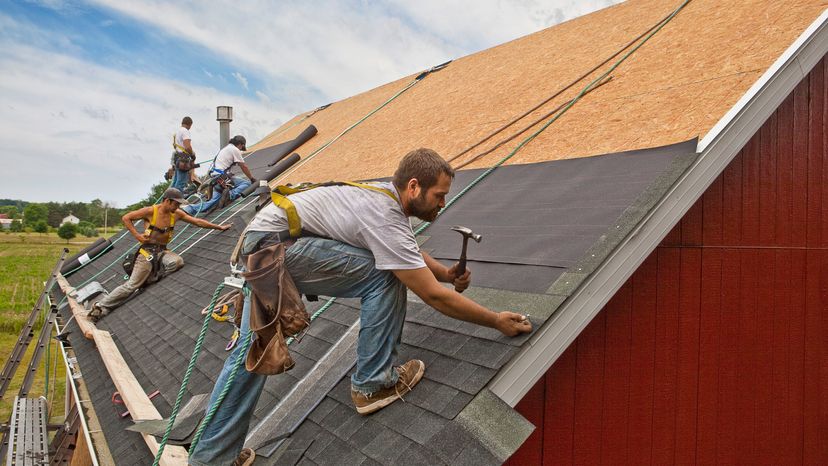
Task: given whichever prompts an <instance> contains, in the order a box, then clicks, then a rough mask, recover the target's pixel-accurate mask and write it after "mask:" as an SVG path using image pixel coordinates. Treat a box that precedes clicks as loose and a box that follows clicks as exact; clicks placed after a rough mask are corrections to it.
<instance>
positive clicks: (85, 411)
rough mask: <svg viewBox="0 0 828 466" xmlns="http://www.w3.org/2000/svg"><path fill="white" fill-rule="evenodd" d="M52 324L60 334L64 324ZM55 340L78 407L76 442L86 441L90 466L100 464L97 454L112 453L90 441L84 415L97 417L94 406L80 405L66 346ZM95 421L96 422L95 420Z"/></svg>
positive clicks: (109, 455) (106, 454) (108, 455)
mask: <svg viewBox="0 0 828 466" xmlns="http://www.w3.org/2000/svg"><path fill="white" fill-rule="evenodd" d="M47 296H48V295H47ZM54 325H55V331H56V332H57V334H58V335H60V334H61V332H62V331H63V329H64V328H65V326H64V327H61V326H60V324H58V322H55V324H54ZM57 340H58V348H60V354H61V355H62V356H63V366H64V370H65V371H66V375H67V376H68V377H66V385H67V386H68V388H66V389H67V390H69V391H70V392H71V396H72V397H73V398H74V403H75V404H76V405H77V407H78V408H77V409H78V419H79V420H80V431H81V433H82V435H79V436H78V437H79V438H78V439H77V441H78V443H80V442H81V441H83V442H85V443H86V448H87V450H88V451H89V459H90V460H91V461H92V466H98V465H99V464H100V463H99V462H98V455H100V456H104V457H107V458H109V459H111V458H112V455H111V454H110V452H109V448H108V445H107V448H106V451H105V452H104V453H103V454H102V453H101V452H99V451H98V448H96V445H95V443H93V442H92V436H91V435H90V429H89V423H88V421H87V420H86V417H87V416H90V417H93V416H94V417H97V414H96V413H95V407H94V406H92V404H91V403H90V404H88V405H87V406H84V407H82V406H81V397H80V390H79V389H78V385H77V382H76V381H75V377H74V374H75V371H74V368H73V366H72V365H70V364H69V358H70V356H69V354H67V352H66V346H65V345H64V342H63V340H60V339H57ZM75 364H79V363H78V362H77V359H76V360H75ZM68 395H69V394H65V395H64V397H66V396H68ZM65 411H66V413H67V414H68V412H69V409H68V405H67V409H66V410H65ZM95 422H96V423H97V420H96V421H95ZM81 436H82V437H83V440H81V439H80V437H81ZM103 442H104V444H106V438H105V437H104V440H103Z"/></svg>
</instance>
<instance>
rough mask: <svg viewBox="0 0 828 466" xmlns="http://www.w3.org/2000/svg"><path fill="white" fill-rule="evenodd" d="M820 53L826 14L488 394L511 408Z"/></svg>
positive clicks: (716, 130) (824, 46) (827, 45)
mask: <svg viewBox="0 0 828 466" xmlns="http://www.w3.org/2000/svg"><path fill="white" fill-rule="evenodd" d="M826 52H828V10H826V11H824V12H823V13H822V15H820V17H819V18H817V20H816V21H814V23H812V24H811V26H810V27H808V29H806V30H805V32H804V33H803V34H802V35H801V36H800V37H799V38H798V39H797V40H796V41H795V42H794V43H793V44H792V45H791V46H790V47H789V48H788V49H787V50H786V51H785V53H783V54H782V55H781V56H780V57H779V59H777V60H776V62H774V64H773V66H771V67H770V68H769V69H768V70H767V71H766V72H765V73H764V74H763V75H762V77H761V78H760V79H759V80H758V81H757V82H756V84H754V85H753V86H752V87H751V88H750V90H749V91H748V92H747V93H746V94H745V96H743V97H742V99H740V100H739V102H737V103H736V105H735V106H734V107H733V108H732V109H731V110H730V111H729V112H728V113H727V114H726V115H725V116H724V117H723V118H722V120H721V121H719V122H718V123H717V124H716V125H715V126H714V127H713V129H711V130H710V132H709V133H708V134H707V135H706V136H705V137H704V138H703V139H702V140H701V141H700V142H699V146H698V147H699V149H698V152H700V154H699V157H698V159H697V160H696V162H695V163H694V164H693V165H692V166H691V167H690V168H689V169H688V170H687V171H686V172H685V173H684V175H682V177H681V178H680V179H679V180H678V181H677V182H676V183H675V185H674V186H673V187H672V188H671V189H670V191H669V192H668V193H667V194H666V195H665V197H664V198H662V199H661V201H659V203H658V204H657V205H656V206H655V207H654V208H653V209H652V210H651V211H650V212H649V213H648V214H647V216H646V217H645V218H644V219H643V220H642V221H641V222H640V223H639V224H638V226H637V227H636V228H635V229H634V230H633V231H632V232H630V234H629V235H628V236H627V237H626V238H625V239H624V241H622V242H621V244H619V245H618V247H616V248H615V250H614V251H613V252H612V253H611V254H610V255H609V256H608V257H607V258H606V259H605V260H604V262H603V263H602V264H601V265H600V266H599V267H598V268H597V269H596V270H595V272H593V273H592V275H590V276H589V277H588V278H587V279H586V280H585V281H584V283H583V284H581V286H580V287H579V288H578V289H577V290H576V291H575V292H574V293H573V294H572V295H571V296H570V297H569V298H567V300H566V301H564V303H563V304H562V305H561V307H560V308H559V309H558V310H557V311H556V312H555V314H554V315H553V316H552V317H551V318H550V319H549V320H548V321H547V322H546V323H545V324H544V325H543V326H542V327H541V328H540V329H538V330H537V332H536V333H535V335H534V336H532V338H531V339H530V340H529V341H528V342H527V343H526V344H525V345H524V346H523V348H522V349H521V351H520V352H519V353H518V354H517V355H516V356H515V357H513V358H512V360H511V361H510V362H509V363H507V364H506V365H505V366H504V367H503V368H502V369H501V370H500V372H498V374H497V375H496V376H495V378H494V379H493V380H492V381H491V382H490V383H489V386H488V388H489V389H490V390H491V391H492V392H493V393H495V394H496V395H497V396H499V397H500V398H501V399H502V400H503V401H505V402H506V403H508V404H509V405H510V406H513V407H514V406H515V405H516V404H517V403H518V401H520V400H521V398H523V396H524V395H525V394H526V392H528V391H529V389H531V388H532V386H533V385H534V384H535V383H536V382H537V381H538V380H539V379H540V378H541V377H542V376H543V375H544V374H545V373H546V372H547V371H548V370H549V368H550V367H552V364H554V362H555V361H556V360H557V359H558V357H560V355H561V354H563V352H564V351H565V350H566V349H567V348H568V347H569V345H570V344H572V342H573V341H575V339H576V338H577V337H578V335H579V334H580V333H581V331H583V329H584V328H586V326H587V325H588V324H589V323H590V321H592V319H593V318H594V317H595V316H596V315H597V314H598V312H600V310H601V309H603V308H604V306H605V305H606V304H607V302H609V300H610V298H612V296H614V295H615V293H616V292H617V291H618V289H619V288H621V286H622V285H623V284H624V283H625V282H626V281H627V280H628V279H629V278H630V277H631V276H632V274H633V273H634V272H635V271H636V270H637V269H638V267H639V266H640V265H641V263H642V262H643V261H644V259H646V258H647V257H648V256H649V255H650V254H651V253H652V251H653V250H654V249H655V248H656V246H658V244H659V243H660V242H661V240H662V239H664V237H665V236H666V235H667V234H668V233H669V232H670V230H672V228H673V227H674V226H675V225H676V224H677V223H678V222H679V220H681V218H682V217H684V215H685V213H687V211H688V210H689V209H690V207H692V206H693V204H694V203H695V202H696V201H697V200H698V199H699V198H700V197H701V195H702V194H703V193H704V192H705V191H706V190H707V188H708V187H709V186H710V184H711V183H712V182H713V181H714V180H715V179H716V177H718V176H719V174H720V173H721V172H722V171H723V170H724V169H725V167H727V165H728V164H729V163H730V162H731V160H733V158H734V157H735V156H736V154H738V153H739V151H740V150H741V149H742V147H744V145H745V144H746V143H747V142H748V141H749V140H750V138H751V137H752V136H753V135H754V134H755V133H756V132H757V131H758V130H759V128H761V126H762V124H764V122H765V120H767V118H768V117H769V116H770V115H771V114H772V113H773V112H774V111H775V110H776V108H777V107H778V106H779V105H780V104H781V103H782V101H783V100H784V99H785V98H786V97H787V96H788V94H790V92H791V91H792V90H793V89H794V88H795V87H796V85H797V84H799V82H800V81H801V80H802V79H803V78H804V77H805V76H806V75H807V74H808V72H809V71H810V70H811V68H813V66H814V65H815V64H816V63H817V62H819V60H821V59H822V57H824V56H825V54H826Z"/></svg>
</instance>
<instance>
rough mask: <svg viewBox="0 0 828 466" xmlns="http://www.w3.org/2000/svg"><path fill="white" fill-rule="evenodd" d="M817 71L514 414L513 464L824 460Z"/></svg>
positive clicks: (824, 317) (822, 109) (827, 79)
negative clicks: (518, 420) (520, 435)
mask: <svg viewBox="0 0 828 466" xmlns="http://www.w3.org/2000/svg"><path fill="white" fill-rule="evenodd" d="M827 127H828V65H826V60H825V58H823V60H822V61H821V62H820V63H819V64H818V65H817V66H816V68H815V69H814V70H813V71H812V72H811V73H810V75H809V76H808V77H807V78H806V79H805V80H804V81H803V82H801V83H800V84H799V85H798V86H797V88H796V89H795V90H794V91H793V92H792V93H791V95H790V96H788V98H787V99H786V100H785V102H784V103H783V104H782V105H781V106H780V107H779V108H778V109H777V110H776V112H775V113H774V114H773V115H772V116H771V117H770V118H769V119H768V121H767V122H766V123H765V124H764V126H763V127H762V128H761V130H760V131H759V132H758V133H757V134H756V135H754V137H753V138H752V139H751V141H750V142H749V143H748V144H747V145H746V146H745V148H744V149H743V150H742V151H741V152H740V153H739V154H738V155H737V157H736V158H735V159H734V160H733V162H732V163H731V164H730V165H729V166H728V167H727V169H726V170H725V171H724V173H723V174H722V175H720V176H719V178H718V179H717V180H716V181H715V182H714V183H713V185H711V187H710V188H709V189H708V190H707V192H705V194H704V195H703V196H702V198H701V199H700V200H699V201H698V202H697V203H696V205H695V206H693V208H692V209H691V210H690V211H689V212H688V213H687V215H686V216H685V217H684V218H683V219H682V220H681V222H680V224H679V225H677V226H676V228H675V229H674V230H673V231H672V232H671V233H670V234H669V235H668V237H667V238H666V239H665V240H664V241H663V242H662V243H661V245H660V246H659V247H658V248H657V249H656V250H655V251H654V252H653V253H652V254H651V255H650V257H649V258H648V259H647V260H646V261H645V262H644V264H643V265H642V266H641V268H640V269H639V270H638V271H636V273H635V274H634V275H633V276H632V277H631V278H630V279H629V280H628V281H627V283H626V284H625V285H624V286H623V287H622V288H621V289H620V290H619V292H618V293H617V294H616V296H615V297H614V298H613V299H612V300H611V301H610V302H609V303H608V304H607V306H606V307H605V308H604V309H603V310H602V311H601V312H600V314H598V316H597V317H596V318H595V319H594V320H593V321H592V322H591V323H590V325H589V326H588V327H587V328H586V329H585V330H584V332H583V333H582V334H581V335H580V336H579V337H578V339H577V340H576V341H575V343H574V344H573V345H571V346H570V347H569V349H568V350H567V351H566V352H565V353H564V354H563V355H562V356H561V357H560V359H559V360H558V361H557V362H556V363H555V364H554V366H553V367H552V368H551V369H550V370H549V372H547V374H546V375H545V376H544V377H543V378H542V379H541V380H540V381H539V382H538V383H537V385H535V387H534V388H533V389H532V390H531V391H530V392H529V393H528V394H527V395H526V397H525V398H524V399H523V400H522V401H521V402H520V403H519V404H518V406H517V409H518V411H520V412H521V413H522V414H523V415H524V416H525V417H526V418H528V419H529V420H530V421H532V422H533V423H534V424H535V425H536V426H537V429H536V431H535V432H534V433H533V434H532V436H531V437H530V438H529V440H527V441H526V443H525V444H524V445H523V447H522V448H521V449H520V450H518V452H517V453H515V455H514V456H513V457H512V458H511V460H510V464H556V465H557V464H590V465H591V464H636V465H639V464H713V463H719V464H734V463H738V464H751V465H752V464H774V465H783V464H822V465H825V464H828V128H827Z"/></svg>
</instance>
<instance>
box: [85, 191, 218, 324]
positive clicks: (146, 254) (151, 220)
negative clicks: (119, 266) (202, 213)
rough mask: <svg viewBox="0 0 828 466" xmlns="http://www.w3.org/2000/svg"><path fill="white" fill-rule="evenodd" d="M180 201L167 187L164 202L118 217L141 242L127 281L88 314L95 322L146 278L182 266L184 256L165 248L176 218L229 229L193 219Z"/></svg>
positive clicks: (203, 226) (175, 192)
mask: <svg viewBox="0 0 828 466" xmlns="http://www.w3.org/2000/svg"><path fill="white" fill-rule="evenodd" d="M182 204H186V201H185V200H184V196H183V195H182V194H181V191H179V190H178V189H176V188H169V189H167V191H165V192H164V196H163V201H161V203H160V204H156V205H153V206H150V207H144V208H142V209H138V210H133V211H132V212H129V213H127V214H126V215H124V216H123V217H122V218H121V220H122V221H123V222H124V226H125V227H126V229H127V230H129V232H130V233H131V234H132V236H134V237H135V239H136V240H138V242H139V243H141V248H140V249H139V250H138V253H137V254H136V255H135V260H134V262H133V265H132V273H131V274H130V275H129V280H128V281H127V282H126V283H124V284H123V285H121V286H119V287H117V288H115V289H114V290H112V293H109V294H108V295H106V297H104V298H103V299H101V300H100V301H98V302H97V303H95V304H94V305H93V306H92V310H91V311H89V317H90V318H91V319H92V320H93V321H95V322H97V321H98V320H100V318H101V317H103V316H105V315H107V314H108V313H109V312H110V311H111V310H113V309H115V308H116V307H118V306H120V305H121V304H123V303H124V301H126V300H127V298H129V297H130V296H131V295H132V293H133V292H135V290H137V289H138V288H141V286H143V285H144V284H145V283H146V282H147V281H148V280H150V279H152V280H151V281H157V280H159V279H161V278H163V277H164V276H165V275H168V274H171V273H173V272H175V271H176V270H178V269H180V268H181V267H183V266H184V259H182V258H181V256H179V255H178V254H176V253H174V252H172V251H169V250H167V243H169V242H170V239H172V234H173V228H174V227H175V222H176V221H182V222H187V223H191V224H193V225H196V226H199V227H201V228H212V229H214V230H221V231H224V230H227V229H228V228H230V225H229V224H227V225H216V224H215V223H210V222H208V221H207V220H203V219H200V218H193V217H191V216H189V215H187V214H186V213H185V212H184V211H182V210H181V209H179V207H180V206H181V205H182ZM136 220H143V221H144V224H145V225H147V228H146V230H144V233H143V234H139V233H138V231H137V230H136V229H135V225H134V224H133V222H134V221H136Z"/></svg>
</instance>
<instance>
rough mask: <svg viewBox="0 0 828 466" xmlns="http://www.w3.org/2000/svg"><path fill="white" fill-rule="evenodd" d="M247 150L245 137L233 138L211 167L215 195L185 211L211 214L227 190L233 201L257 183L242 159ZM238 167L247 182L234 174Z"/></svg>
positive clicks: (210, 173)
mask: <svg viewBox="0 0 828 466" xmlns="http://www.w3.org/2000/svg"><path fill="white" fill-rule="evenodd" d="M246 150H247V140H246V139H245V138H244V136H239V135H237V136H233V137H232V138H231V139H230V141H229V142H228V143H227V145H226V146H224V149H222V150H221V151H219V153H218V155H216V158H215V160H213V166H212V167H210V172H209V176H210V177H211V178H212V180H213V194H212V196H211V197H210V199H209V200H207V201H206V202H202V203H201V204H192V205H188V206H187V207H185V208H184V209H183V210H184V211H185V212H187V213H188V214H190V215H198V214H200V213H203V212H209V211H210V209H212V208H213V206H215V205H216V204H217V203H218V202H219V200H221V197H222V193H223V192H224V190H225V189H226V188H229V189H230V191H229V194H228V199H229V200H232V199H236V198H237V197H239V196H240V195H241V193H242V192H244V190H245V189H247V187H248V186H250V185H251V184H253V183H255V182H256V178H254V177H253V175H252V174H251V173H250V169H249V168H247V164H246V163H244V158H242V151H246ZM236 165H238V166H239V168H240V169H241V171H242V172H244V174H245V176H247V178H248V179H247V180H246V179H244V178H242V177H240V176H235V175H234V174H233V173H232V171H231V170H232V169H233V167H234V166H236ZM248 180H249V181H248Z"/></svg>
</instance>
